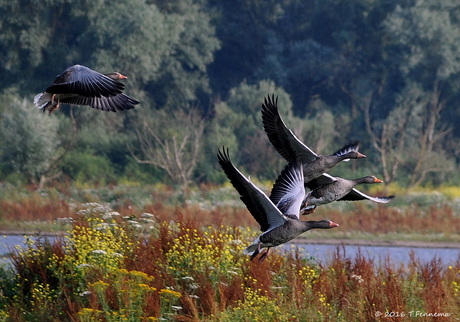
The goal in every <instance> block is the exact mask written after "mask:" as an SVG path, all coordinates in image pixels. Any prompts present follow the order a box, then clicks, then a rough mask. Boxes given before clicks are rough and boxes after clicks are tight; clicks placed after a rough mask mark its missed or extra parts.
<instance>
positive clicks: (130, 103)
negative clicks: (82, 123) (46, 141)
mask: <svg viewBox="0 0 460 322" xmlns="http://www.w3.org/2000/svg"><path fill="white" fill-rule="evenodd" d="M61 102H62V103H67V104H75V105H88V106H91V107H92V108H95V109H97V110H102V111H112V112H116V111H124V110H129V109H132V108H134V105H136V104H139V101H137V100H135V99H134V98H132V97H130V96H128V95H126V94H124V93H121V94H117V95H115V96H107V97H105V96H101V97H87V96H73V97H68V98H63V99H61Z"/></svg>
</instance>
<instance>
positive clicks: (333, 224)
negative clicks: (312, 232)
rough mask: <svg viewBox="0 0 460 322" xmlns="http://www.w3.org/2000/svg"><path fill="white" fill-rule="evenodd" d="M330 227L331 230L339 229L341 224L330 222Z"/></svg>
mask: <svg viewBox="0 0 460 322" xmlns="http://www.w3.org/2000/svg"><path fill="white" fill-rule="evenodd" d="M329 226H330V227H331V228H334V227H339V224H337V223H335V222H333V221H329Z"/></svg>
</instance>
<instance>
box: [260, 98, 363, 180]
mask: <svg viewBox="0 0 460 322" xmlns="http://www.w3.org/2000/svg"><path fill="white" fill-rule="evenodd" d="M262 122H263V125H264V130H265V132H266V133H267V136H268V139H269V140H270V142H271V143H272V145H273V147H274V148H275V149H276V151H278V153H279V154H281V156H282V157H283V158H284V159H286V161H288V162H294V161H300V162H302V164H303V174H304V180H305V183H307V182H309V181H311V180H313V179H315V178H317V177H319V176H320V175H322V174H323V173H325V172H327V171H328V170H330V169H331V168H333V167H334V166H336V165H337V164H338V163H339V162H341V161H349V160H350V159H361V158H365V157H366V156H365V155H364V154H362V153H360V152H359V151H358V149H359V142H354V143H351V144H348V145H346V146H344V147H343V148H341V149H340V150H338V151H337V152H335V153H333V154H331V155H320V154H317V153H315V152H314V151H313V150H311V149H310V148H309V147H308V146H306V145H305V144H304V143H303V142H302V141H300V140H299V139H298V138H297V136H295V134H294V133H293V132H292V131H291V130H290V129H289V128H288V127H287V126H286V124H285V123H284V121H283V119H282V118H281V115H280V114H279V111H278V97H276V98H275V96H274V95H272V96H271V97H270V95H268V96H267V97H266V98H265V99H264V103H262Z"/></svg>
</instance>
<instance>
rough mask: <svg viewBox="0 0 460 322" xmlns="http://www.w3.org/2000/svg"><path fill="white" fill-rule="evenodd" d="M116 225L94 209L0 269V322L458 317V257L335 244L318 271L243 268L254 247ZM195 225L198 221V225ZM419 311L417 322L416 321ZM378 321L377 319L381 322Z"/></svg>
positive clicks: (194, 231) (245, 238) (202, 232)
mask: <svg viewBox="0 0 460 322" xmlns="http://www.w3.org/2000/svg"><path fill="white" fill-rule="evenodd" d="M201 216H202V215H201V213H200V211H199V210H196V209H189V211H188V212H181V213H178V214H177V215H176V217H175V218H174V220H171V218H167V219H166V218H160V217H161V216H160V217H158V216H155V215H152V214H150V213H143V214H142V215H139V216H131V215H130V216H125V215H124V214H123V213H121V214H120V213H117V212H114V211H112V209H110V208H108V207H106V206H101V205H98V204H95V203H91V204H87V205H85V207H83V209H81V210H80V211H79V212H78V214H77V215H76V216H75V220H74V223H73V225H72V227H71V228H70V230H69V235H68V237H67V238H61V239H58V240H56V241H55V242H53V243H50V242H48V241H46V240H39V241H38V242H36V243H35V244H30V246H29V247H26V248H25V249H23V250H21V251H18V252H16V253H15V254H14V255H13V258H12V263H13V268H14V270H12V271H10V270H8V269H6V268H3V269H2V270H0V281H1V282H2V283H0V319H4V320H13V321H155V320H164V319H166V320H176V321H199V320H203V321H374V320H380V319H384V318H385V315H387V316H388V317H389V319H397V317H396V315H398V314H399V315H402V314H404V315H405V316H406V317H409V315H411V314H412V315H414V316H415V314H418V315H420V316H421V315H424V316H423V317H422V319H421V320H422V321H423V320H431V318H430V317H427V316H426V315H429V314H431V315H432V314H444V315H448V316H447V317H445V318H443V320H445V321H449V320H453V319H454V318H458V317H460V259H459V260H457V261H456V262H455V264H453V265H451V266H446V265H443V263H442V262H441V261H440V260H438V259H436V258H435V259H433V260H432V261H431V262H429V263H427V264H422V263H420V262H419V261H418V260H417V259H416V258H415V257H414V256H413V255H412V258H411V260H410V261H409V263H408V264H398V265H396V264H395V263H392V262H391V258H387V259H386V260H385V261H384V262H382V263H374V262H373V261H372V260H370V259H368V258H366V257H364V256H362V255H360V254H358V256H356V257H354V258H353V259H351V258H349V257H347V256H346V254H345V252H344V250H343V249H342V248H341V247H338V248H337V250H336V252H335V253H334V255H333V256H332V257H331V258H330V259H329V261H327V262H326V263H322V264H316V263H315V262H313V261H310V260H309V259H306V258H304V257H302V256H301V254H300V252H299V251H296V250H294V251H293V252H292V253H285V254H282V253H277V252H274V253H273V254H271V255H270V256H269V257H268V259H267V260H266V261H264V262H262V263H260V264H259V263H258V262H257V261H255V262H250V261H249V258H248V257H247V256H245V255H243V254H242V249H243V248H244V247H246V246H247V245H248V243H249V242H250V240H252V238H254V235H253V233H251V232H250V231H249V230H246V229H242V228H239V226H234V225H222V224H220V223H217V224H210V225H207V224H205V225H204V224H203V222H202V221H200V220H201ZM197 218H198V219H197ZM417 312H418V313H417ZM384 320H387V319H384Z"/></svg>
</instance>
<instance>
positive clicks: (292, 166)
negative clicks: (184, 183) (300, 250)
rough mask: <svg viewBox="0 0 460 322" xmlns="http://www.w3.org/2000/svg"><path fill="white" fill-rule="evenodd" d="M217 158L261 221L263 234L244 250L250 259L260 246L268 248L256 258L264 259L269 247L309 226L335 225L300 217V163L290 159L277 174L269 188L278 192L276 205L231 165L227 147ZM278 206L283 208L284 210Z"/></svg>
mask: <svg viewBox="0 0 460 322" xmlns="http://www.w3.org/2000/svg"><path fill="white" fill-rule="evenodd" d="M217 159H218V161H219V164H220V166H221V167H222V169H223V170H224V172H225V174H226V175H227V177H228V178H229V179H230V181H231V183H232V185H233V186H234V188H235V189H236V190H237V191H238V193H239V194H240V198H241V200H242V201H243V203H244V204H245V205H246V207H247V209H248V210H249V212H250V213H251V215H252V216H253V217H254V219H255V220H256V221H257V222H258V223H259V225H260V230H261V231H262V234H261V235H260V236H259V237H257V238H256V240H254V242H253V243H252V244H251V245H250V246H248V247H247V248H246V249H245V253H246V254H250V255H251V260H252V259H254V258H255V257H256V256H257V254H259V252H260V250H261V249H262V248H267V251H266V252H265V253H263V254H262V255H261V256H260V258H259V261H262V260H264V259H265V258H266V257H267V256H268V254H269V250H270V248H271V247H275V246H278V245H281V244H284V243H286V242H288V241H290V240H292V239H294V238H296V237H297V236H299V235H300V234H302V233H303V232H305V231H308V230H310V229H313V228H322V229H329V228H334V227H337V226H338V224H336V223H334V222H332V221H330V220H320V221H301V220H300V219H299V214H300V206H301V204H302V201H303V199H304V196H305V188H304V180H303V171H302V164H300V163H298V162H295V163H289V164H288V165H287V166H286V168H285V169H284V170H283V171H282V172H281V174H280V175H279V177H278V178H277V180H276V182H275V184H274V185H273V189H272V194H274V195H275V196H277V197H276V198H277V204H276V205H275V204H274V203H273V202H272V200H271V199H270V198H269V197H268V196H267V195H266V194H265V193H264V192H263V191H262V190H261V189H259V188H258V187H257V186H256V185H254V184H253V183H252V182H251V181H250V180H249V179H248V178H246V177H245V176H244V175H243V174H242V173H241V172H240V171H239V170H238V169H237V168H236V167H235V166H234V165H233V163H232V162H231V160H230V157H229V154H228V150H227V151H226V150H225V149H223V150H222V151H220V150H219V151H218V154H217ZM278 207H281V208H283V209H284V213H283V212H281V211H280V209H279V208H278Z"/></svg>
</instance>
